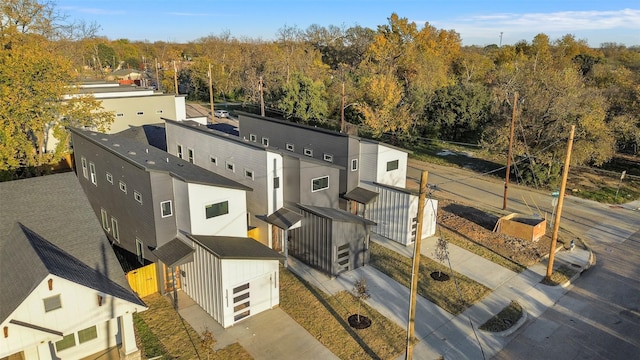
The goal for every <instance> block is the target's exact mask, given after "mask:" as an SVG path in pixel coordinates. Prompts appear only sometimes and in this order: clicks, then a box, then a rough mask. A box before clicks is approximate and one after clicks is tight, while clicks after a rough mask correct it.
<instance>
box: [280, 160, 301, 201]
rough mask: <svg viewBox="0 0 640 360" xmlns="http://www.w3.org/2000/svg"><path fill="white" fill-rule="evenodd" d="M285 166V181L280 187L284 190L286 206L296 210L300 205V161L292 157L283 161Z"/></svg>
mask: <svg viewBox="0 0 640 360" xmlns="http://www.w3.org/2000/svg"><path fill="white" fill-rule="evenodd" d="M282 162H283V166H284V172H283V174H284V179H283V183H282V184H280V186H281V187H282V188H283V190H284V194H283V195H284V199H283V200H284V205H285V206H287V207H289V208H290V209H295V208H296V204H299V203H300V160H299V159H298V158H295V157H292V156H285V157H283V159H282Z"/></svg>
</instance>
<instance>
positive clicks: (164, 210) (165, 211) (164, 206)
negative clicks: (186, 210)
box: [160, 200, 173, 218]
mask: <svg viewBox="0 0 640 360" xmlns="http://www.w3.org/2000/svg"><path fill="white" fill-rule="evenodd" d="M160 212H161V214H162V217H163V218H166V217H169V216H171V215H173V203H172V202H171V200H167V201H163V202H161V203H160Z"/></svg>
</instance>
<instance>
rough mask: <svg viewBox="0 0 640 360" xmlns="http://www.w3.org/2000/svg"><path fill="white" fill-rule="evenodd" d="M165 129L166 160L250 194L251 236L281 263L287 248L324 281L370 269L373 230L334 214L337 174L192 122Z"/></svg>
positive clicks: (335, 168) (331, 167)
mask: <svg viewBox="0 0 640 360" xmlns="http://www.w3.org/2000/svg"><path fill="white" fill-rule="evenodd" d="M165 122H166V124H165V126H166V133H167V149H168V151H169V152H170V153H172V154H176V155H177V156H178V157H182V158H184V159H186V160H187V161H189V162H193V163H194V164H196V165H198V166H201V167H204V168H206V169H208V170H210V171H212V172H216V173H218V174H224V175H225V176H229V177H231V178H232V179H234V180H236V181H238V182H240V183H243V184H244V185H247V186H250V187H251V188H253V190H254V191H253V192H252V193H249V194H248V195H247V208H248V210H249V213H250V214H251V216H249V220H248V221H249V223H250V226H251V227H252V230H251V232H250V236H252V237H254V238H255V239H256V240H258V241H260V242H262V243H264V244H266V245H268V246H269V247H271V248H272V249H274V250H277V251H282V252H283V253H284V254H285V255H286V254H288V253H289V252H288V251H287V247H288V246H289V244H291V245H290V247H291V248H292V249H294V251H292V252H291V254H292V255H294V256H296V257H298V258H300V259H302V260H303V261H305V262H306V263H308V264H309V265H312V266H315V267H317V268H319V269H320V270H323V271H325V272H326V273H328V274H330V275H337V274H338V273H340V272H342V271H346V270H349V269H353V268H355V267H358V266H361V265H362V264H364V263H367V262H368V259H369V255H368V241H369V230H370V227H371V225H372V223H371V222H370V221H367V220H365V219H363V218H362V217H358V216H355V215H353V214H350V213H348V212H346V211H343V210H339V209H338V205H339V199H340V197H339V191H340V190H339V189H340V172H341V170H342V169H343V168H342V167H341V166H339V165H337V164H334V163H332V162H327V161H321V160H318V159H315V158H312V157H308V156H303V155H299V154H296V153H293V152H288V151H284V150H282V149H278V148H275V147H273V146H268V145H264V144H261V143H254V142H251V141H245V140H242V139H241V138H239V137H237V136H233V135H230V134H227V133H223V132H220V131H216V130H214V129H212V128H210V127H208V126H206V125H203V124H199V123H196V122H193V121H172V120H169V119H165ZM303 209H306V210H307V211H306V212H305V210H303ZM303 218H304V221H302V219H303ZM334 221H335V224H336V226H333V225H331V224H333V223H334ZM303 223H304V224H303ZM338 223H340V224H342V226H337V224H338ZM302 227H304V229H302ZM309 229H316V230H317V231H316V232H311V231H308V230H309ZM364 243H366V244H367V245H366V246H365V247H363V244H364ZM310 249H313V251H311V250H310ZM339 255H340V256H339ZM318 259H322V261H320V260H318ZM339 263H341V264H339Z"/></svg>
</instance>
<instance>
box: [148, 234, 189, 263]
mask: <svg viewBox="0 0 640 360" xmlns="http://www.w3.org/2000/svg"><path fill="white" fill-rule="evenodd" d="M151 252H152V253H153V255H155V256H156V257H158V259H159V260H160V261H162V262H163V263H164V264H165V265H167V266H168V267H173V266H176V265H182V264H185V263H188V262H190V261H193V248H191V246H189V245H187V244H185V243H184V241H182V240H180V239H178V238H174V239H173V240H171V241H169V242H168V243H166V244H164V245H162V246H160V247H159V248H157V249H155V250H153V251H151Z"/></svg>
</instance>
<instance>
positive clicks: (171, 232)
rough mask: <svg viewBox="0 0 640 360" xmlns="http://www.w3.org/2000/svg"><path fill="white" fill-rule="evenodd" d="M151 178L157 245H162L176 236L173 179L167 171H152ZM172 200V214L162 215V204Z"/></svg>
mask: <svg viewBox="0 0 640 360" xmlns="http://www.w3.org/2000/svg"><path fill="white" fill-rule="evenodd" d="M148 174H149V178H150V180H151V188H152V189H153V193H152V194H151V196H152V197H153V198H152V199H151V202H152V204H151V206H152V207H153V214H154V219H155V229H156V232H157V233H156V234H157V235H156V238H157V246H158V247H160V246H162V245H164V244H166V243H168V242H169V241H171V240H173V239H174V238H175V237H176V233H177V226H176V224H177V221H176V201H175V199H174V195H173V179H171V176H170V175H169V174H166V173H158V172H152V173H148ZM167 200H171V207H172V212H173V213H172V215H171V216H167V217H164V218H163V217H162V209H161V206H160V204H161V203H162V202H164V201H167Z"/></svg>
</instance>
